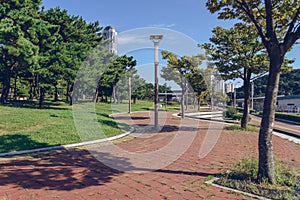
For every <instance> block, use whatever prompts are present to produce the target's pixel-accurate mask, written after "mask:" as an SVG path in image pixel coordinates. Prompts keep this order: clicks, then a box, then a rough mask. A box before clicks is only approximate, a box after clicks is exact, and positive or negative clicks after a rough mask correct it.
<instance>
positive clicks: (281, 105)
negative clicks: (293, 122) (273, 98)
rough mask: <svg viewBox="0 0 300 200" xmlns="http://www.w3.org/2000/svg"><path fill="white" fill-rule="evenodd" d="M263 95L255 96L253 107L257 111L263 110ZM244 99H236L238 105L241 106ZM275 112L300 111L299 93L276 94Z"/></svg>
mask: <svg viewBox="0 0 300 200" xmlns="http://www.w3.org/2000/svg"><path fill="white" fill-rule="evenodd" d="M264 99H265V97H255V98H253V100H254V102H253V103H254V109H255V110H257V111H262V110H263V105H264ZM243 101H244V99H237V103H238V106H240V107H242V106H243ZM276 111H277V112H287V113H300V95H295V96H284V95H282V96H278V97H277V105H276Z"/></svg>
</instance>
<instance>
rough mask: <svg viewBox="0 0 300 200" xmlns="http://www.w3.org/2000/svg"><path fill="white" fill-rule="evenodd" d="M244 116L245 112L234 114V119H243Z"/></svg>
mask: <svg viewBox="0 0 300 200" xmlns="http://www.w3.org/2000/svg"><path fill="white" fill-rule="evenodd" d="M242 118H243V114H240V113H237V114H234V115H233V117H232V119H233V120H241V119H242Z"/></svg>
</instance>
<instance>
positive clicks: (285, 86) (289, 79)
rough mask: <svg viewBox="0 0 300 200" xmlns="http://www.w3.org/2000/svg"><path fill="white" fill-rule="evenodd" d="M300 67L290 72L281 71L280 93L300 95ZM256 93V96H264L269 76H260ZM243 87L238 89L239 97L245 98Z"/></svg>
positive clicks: (256, 81)
mask: <svg viewBox="0 0 300 200" xmlns="http://www.w3.org/2000/svg"><path fill="white" fill-rule="evenodd" d="M299 80H300V69H294V70H292V71H290V72H285V73H281V75H280V82H279V91H278V95H300V89H299V88H300V82H299ZM254 83H255V84H254V94H255V96H258V97H260V96H263V95H264V94H265V92H266V87H267V84H268V76H267V75H266V76H263V77H261V78H258V79H256V80H255V82H254ZM242 91H243V87H242V88H238V89H237V98H243V95H238V94H239V93H242Z"/></svg>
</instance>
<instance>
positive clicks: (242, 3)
mask: <svg viewBox="0 0 300 200" xmlns="http://www.w3.org/2000/svg"><path fill="white" fill-rule="evenodd" d="M236 2H237V4H239V6H238V7H239V8H240V9H242V10H243V11H244V12H245V13H246V15H248V17H249V18H250V20H251V21H252V22H253V23H254V26H255V27H256V29H257V31H258V34H259V35H260V37H261V39H262V42H263V43H264V44H265V45H266V44H267V38H266V35H265V34H264V32H263V30H262V27H261V26H260V25H259V23H258V20H257V19H256V17H255V16H254V14H253V12H252V10H251V9H250V8H249V5H248V4H247V2H246V1H245V0H242V1H236Z"/></svg>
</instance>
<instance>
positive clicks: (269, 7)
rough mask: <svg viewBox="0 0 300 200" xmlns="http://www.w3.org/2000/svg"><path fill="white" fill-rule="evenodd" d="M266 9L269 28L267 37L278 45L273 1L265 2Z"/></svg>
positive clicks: (267, 0)
mask: <svg viewBox="0 0 300 200" xmlns="http://www.w3.org/2000/svg"><path fill="white" fill-rule="evenodd" d="M265 7H266V27H267V33H266V36H267V37H268V38H269V40H270V41H271V42H275V43H276V44H278V40H277V37H276V33H275V31H274V30H275V29H274V24H273V11H272V9H273V6H272V1H271V0H265Z"/></svg>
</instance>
